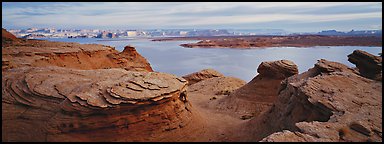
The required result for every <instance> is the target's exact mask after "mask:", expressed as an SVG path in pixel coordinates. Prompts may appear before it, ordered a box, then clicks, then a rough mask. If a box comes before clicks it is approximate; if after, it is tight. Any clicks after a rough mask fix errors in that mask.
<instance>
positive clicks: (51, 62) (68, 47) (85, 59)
mask: <svg viewBox="0 0 384 144" xmlns="http://www.w3.org/2000/svg"><path fill="white" fill-rule="evenodd" d="M2 64H3V65H2V69H11V68H16V67H22V66H34V67H44V66H60V67H68V68H76V69H86V70H87V69H108V68H124V69H127V70H136V71H153V70H152V68H151V66H150V64H149V63H148V61H147V60H146V59H145V58H144V57H142V56H141V55H140V54H138V53H137V52H136V50H135V49H134V48H133V47H130V46H127V47H125V49H124V51H123V52H120V53H119V52H118V51H117V50H115V48H113V47H110V46H103V45H97V44H78V43H65V42H49V41H41V40H28V41H25V42H22V43H17V44H13V45H9V46H4V45H3V48H2Z"/></svg>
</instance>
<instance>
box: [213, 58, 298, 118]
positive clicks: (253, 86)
mask: <svg viewBox="0 0 384 144" xmlns="http://www.w3.org/2000/svg"><path fill="white" fill-rule="evenodd" d="M257 71H258V72H259V74H258V75H257V76H256V77H255V78H253V79H252V80H251V81H250V82H248V83H247V84H245V85H244V86H242V87H240V88H239V89H237V90H235V91H234V92H232V93H231V94H230V95H229V96H228V97H226V98H223V99H221V100H219V103H218V105H217V107H218V108H219V109H222V110H229V111H233V114H235V115H236V117H240V118H241V117H243V115H252V116H255V117H256V116H258V115H259V114H261V113H262V112H264V111H266V110H267V109H269V108H270V107H271V106H272V104H273V102H274V101H275V100H276V99H277V96H278V90H279V87H280V83H281V81H282V80H284V79H285V78H288V77H290V76H292V75H295V74H297V73H298V68H297V66H296V65H295V64H294V63H293V62H292V61H289V60H278V61H269V62H262V63H261V64H260V65H259V67H258V68H257Z"/></svg>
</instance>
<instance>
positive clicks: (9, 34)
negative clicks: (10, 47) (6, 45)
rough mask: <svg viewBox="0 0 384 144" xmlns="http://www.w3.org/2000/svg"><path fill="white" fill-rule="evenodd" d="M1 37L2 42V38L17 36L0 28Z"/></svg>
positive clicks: (11, 38) (13, 38)
mask: <svg viewBox="0 0 384 144" xmlns="http://www.w3.org/2000/svg"><path fill="white" fill-rule="evenodd" d="M1 38H2V40H3V42H4V40H17V37H16V36H15V35H13V34H11V33H10V32H8V31H7V30H6V29H4V28H2V29H1Z"/></svg>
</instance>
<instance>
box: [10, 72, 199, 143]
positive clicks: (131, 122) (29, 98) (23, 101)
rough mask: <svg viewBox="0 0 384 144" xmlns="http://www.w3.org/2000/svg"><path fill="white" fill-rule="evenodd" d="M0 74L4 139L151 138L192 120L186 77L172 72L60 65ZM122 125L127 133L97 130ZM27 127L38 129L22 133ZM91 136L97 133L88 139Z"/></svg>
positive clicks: (97, 139)
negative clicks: (63, 66)
mask: <svg viewBox="0 0 384 144" xmlns="http://www.w3.org/2000/svg"><path fill="white" fill-rule="evenodd" d="M3 74H4V75H3V77H2V81H3V84H2V99H3V109H2V111H3V133H5V135H3V140H5V141H84V140H85V141H105V140H108V141H135V139H140V140H146V141H151V139H150V138H149V135H148V134H150V135H153V136H155V135H156V133H158V132H159V131H170V130H174V129H177V128H180V127H182V126H185V125H187V124H189V123H190V121H191V120H192V118H191V116H192V115H191V111H190V110H191V108H190V104H189V102H188V101H187V94H186V85H187V82H186V80H184V79H183V78H179V77H177V76H175V75H171V74H165V73H159V72H135V71H127V70H124V69H99V70H76V69H68V68H62V67H21V68H14V69H10V70H8V71H5V72H4V73H3ZM25 108H26V110H25ZM23 111H24V112H23ZM30 112H33V113H30ZM124 121H125V122H124ZM27 123H28V125H27ZM124 125H126V126H127V128H126V130H124V131H127V132H122V133H120V134H125V135H126V136H128V137H121V135H120V134H117V135H116V136H112V135H109V137H108V134H104V136H103V135H100V134H102V131H104V129H105V130H107V131H110V132H113V131H114V132H119V131H121V130H118V129H121V127H124ZM180 125H181V126H180ZM20 126H23V129H21V128H20ZM140 127H141V128H140ZM15 128H17V129H15ZM29 129H36V130H39V132H35V133H34V134H32V135H31V134H26V133H24V132H23V131H25V130H29ZM79 132H80V133H81V134H76V133H79ZM75 134H76V137H73V135H75ZM159 134H160V133H159ZM92 135H98V136H97V137H95V138H94V139H88V137H89V136H92ZM47 137H48V139H47ZM67 137H73V138H72V139H66V138H67ZM119 137H120V138H119ZM145 137H148V138H145ZM152 140H153V138H152Z"/></svg>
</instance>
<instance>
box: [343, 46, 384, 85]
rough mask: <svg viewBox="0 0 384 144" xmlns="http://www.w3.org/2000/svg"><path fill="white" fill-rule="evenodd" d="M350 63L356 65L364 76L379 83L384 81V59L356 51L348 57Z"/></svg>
mask: <svg viewBox="0 0 384 144" xmlns="http://www.w3.org/2000/svg"><path fill="white" fill-rule="evenodd" d="M348 61H349V62H351V63H353V64H355V65H356V67H357V68H358V70H359V72H360V74H361V75H362V76H364V77H367V78H369V79H374V80H378V81H381V80H382V63H383V61H382V57H380V56H375V55H372V54H370V53H368V52H365V51H362V50H355V51H353V53H352V54H350V55H348Z"/></svg>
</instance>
